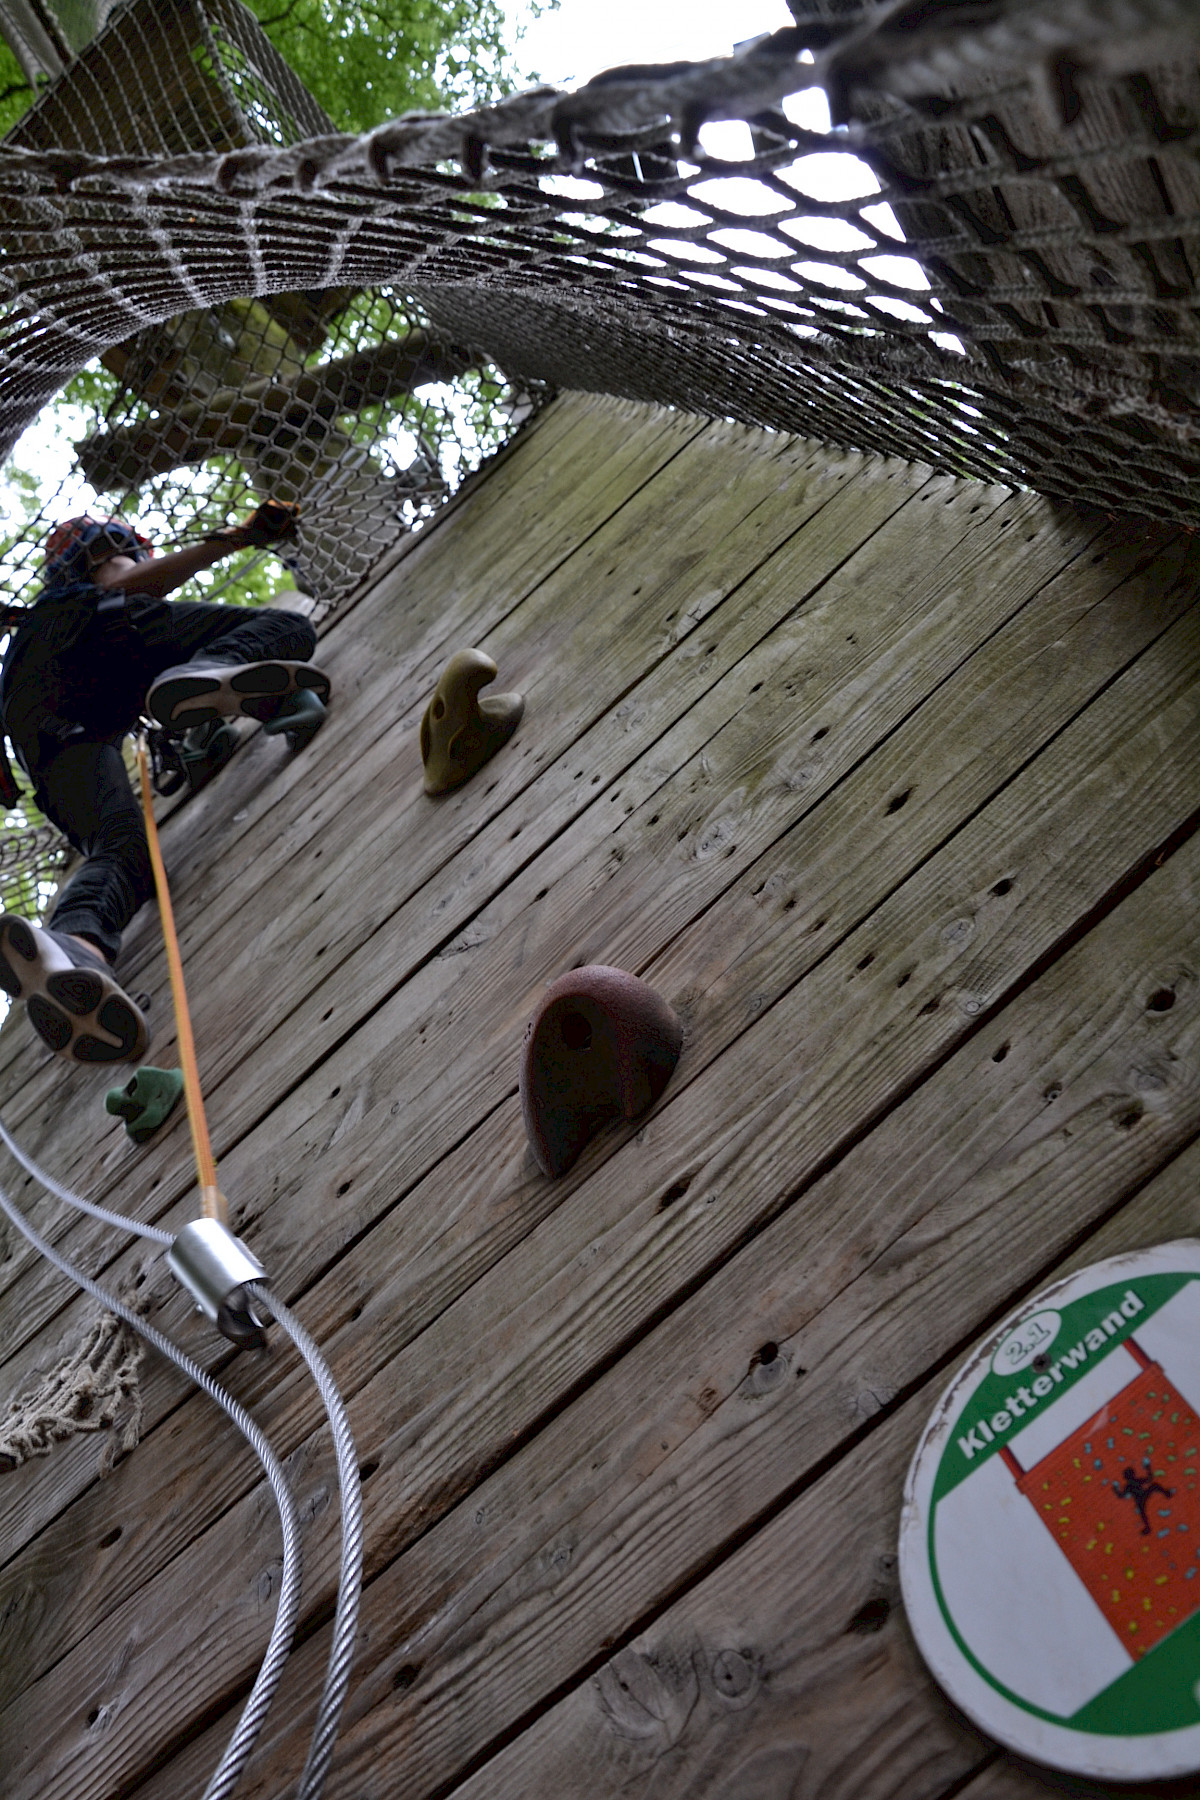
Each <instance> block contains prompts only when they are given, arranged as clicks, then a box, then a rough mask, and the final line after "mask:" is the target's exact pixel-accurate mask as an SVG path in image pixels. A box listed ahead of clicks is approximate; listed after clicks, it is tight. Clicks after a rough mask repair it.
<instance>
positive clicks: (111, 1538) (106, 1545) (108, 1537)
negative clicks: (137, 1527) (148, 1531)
mask: <svg viewBox="0 0 1200 1800" xmlns="http://www.w3.org/2000/svg"><path fill="white" fill-rule="evenodd" d="M123 1529H124V1527H123V1526H120V1525H114V1526H113V1529H112V1530H111V1531H106V1532H105V1534H104V1536H103V1537H102V1538H101V1539H100V1548H101V1549H102V1550H111V1549H112V1547H113V1545H114V1544H116V1543H119V1542H120V1539H121V1532H122V1530H123Z"/></svg>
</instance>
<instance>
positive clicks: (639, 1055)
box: [521, 963, 683, 1175]
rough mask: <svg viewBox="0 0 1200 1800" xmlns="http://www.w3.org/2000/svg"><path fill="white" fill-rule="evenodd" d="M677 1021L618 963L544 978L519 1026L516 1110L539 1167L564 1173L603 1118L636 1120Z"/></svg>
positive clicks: (674, 1039) (676, 1043) (678, 1029)
mask: <svg viewBox="0 0 1200 1800" xmlns="http://www.w3.org/2000/svg"><path fill="white" fill-rule="evenodd" d="M682 1044H683V1026H682V1025H681V1024H680V1022H679V1020H678V1019H677V1018H676V1016H675V1014H674V1013H673V1012H672V1011H671V1008H670V1007H669V1006H668V1005H667V1003H666V1001H665V1000H664V999H663V998H662V996H661V995H660V994H656V993H655V991H654V989H653V988H651V987H647V985H646V983H645V982H644V981H639V980H638V978H637V976H636V975H628V974H626V972H625V970H624V969H609V968H605V967H604V966H603V965H602V964H599V963H591V964H588V965H587V966H586V967H584V968H582V969H572V970H571V971H570V972H569V973H568V974H566V975H560V976H559V978H558V980H557V981H553V982H551V984H550V986H549V987H548V988H547V990H546V992H545V994H544V995H543V997H542V1001H541V1004H540V1005H539V1007H538V1009H537V1011H536V1012H535V1013H534V1015H533V1017H532V1019H530V1021H529V1024H528V1025H527V1026H526V1028H525V1045H524V1049H523V1052H522V1056H521V1109H522V1111H523V1113H524V1115H525V1130H526V1133H527V1135H528V1138H529V1144H530V1148H531V1149H532V1151H533V1154H534V1157H535V1159H536V1161H537V1164H538V1167H539V1168H540V1169H541V1170H542V1171H543V1173H544V1174H546V1175H563V1174H565V1173H566V1171H567V1170H568V1169H569V1168H570V1167H571V1164H572V1163H573V1162H574V1161H575V1159H576V1157H577V1156H578V1155H579V1153H580V1151H581V1150H582V1149H583V1147H584V1145H585V1144H586V1143H587V1142H588V1140H589V1139H590V1138H593V1137H594V1136H595V1135H596V1133H597V1132H598V1131H599V1130H600V1129H601V1127H602V1126H603V1125H606V1124H607V1123H608V1121H609V1120H610V1119H615V1118H619V1117H621V1116H622V1115H623V1116H624V1117H625V1118H627V1119H636V1118H637V1116H638V1114H639V1113H643V1112H645V1110H646V1108H647V1107H648V1106H652V1105H653V1103H654V1102H655V1101H656V1100H657V1099H658V1096H659V1095H660V1094H661V1093H662V1091H663V1089H664V1088H665V1087H666V1085H667V1082H668V1081H669V1080H670V1079H671V1073H672V1071H673V1069H674V1067H675V1064H676V1063H677V1062H678V1061H679V1051H680V1048H681V1046H682Z"/></svg>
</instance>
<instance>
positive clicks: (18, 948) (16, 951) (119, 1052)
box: [0, 913, 150, 1063]
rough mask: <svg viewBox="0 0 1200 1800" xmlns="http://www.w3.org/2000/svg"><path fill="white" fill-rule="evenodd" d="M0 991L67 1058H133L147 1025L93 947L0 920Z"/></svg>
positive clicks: (144, 1042) (146, 1036)
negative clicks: (17, 1003) (21, 1002)
mask: <svg viewBox="0 0 1200 1800" xmlns="http://www.w3.org/2000/svg"><path fill="white" fill-rule="evenodd" d="M0 988H3V989H4V991H5V993H6V994H8V995H10V996H11V998H12V999H14V1000H24V1002H25V1005H26V1007H27V1009H28V1012H29V1022H30V1024H31V1025H32V1026H33V1029H34V1030H35V1031H36V1032H37V1034H38V1036H39V1037H40V1038H41V1040H42V1042H43V1043H44V1044H46V1045H47V1046H48V1047H49V1048H50V1049H51V1050H54V1051H56V1052H57V1053H58V1055H59V1056H65V1057H68V1058H69V1059H70V1060H71V1061H72V1062H80V1063H110V1062H135V1061H136V1060H137V1058H138V1057H139V1056H144V1055H145V1053H146V1051H147V1050H148V1049H149V1047H150V1028H149V1026H148V1025H147V1024H146V1020H145V1018H144V1017H143V1015H142V1011H141V1009H140V1007H138V1006H136V1005H135V1004H134V1002H133V1001H132V1000H131V999H130V998H129V995H128V994H127V993H125V991H124V990H123V989H122V988H120V987H119V986H118V985H117V983H116V982H115V981H114V980H113V977H112V972H111V970H110V969H109V966H108V964H107V963H106V962H105V960H104V958H103V957H102V956H101V954H100V952H99V951H98V950H88V949H87V948H86V947H85V946H84V945H83V944H78V943H76V941H75V939H74V938H71V937H68V936H67V935H66V934H65V933H64V932H61V931H49V930H47V929H46V927H45V926H39V925H31V924H30V923H29V921H28V920H27V919H22V918H19V917H18V916H17V914H16V913H5V914H4V915H3V916H2V917H0Z"/></svg>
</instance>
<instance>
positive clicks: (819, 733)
mask: <svg viewBox="0 0 1200 1800" xmlns="http://www.w3.org/2000/svg"><path fill="white" fill-rule="evenodd" d="M828 736H829V727H828V725H818V726H817V729H816V730H815V731H814V732H813V734H812V736H811V737H810V738H809V740H808V741H809V743H810V744H819V743H820V741H821V739H822V738H823V737H828Z"/></svg>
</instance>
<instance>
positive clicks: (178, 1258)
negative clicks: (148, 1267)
mask: <svg viewBox="0 0 1200 1800" xmlns="http://www.w3.org/2000/svg"><path fill="white" fill-rule="evenodd" d="M167 1267H168V1268H169V1269H170V1271H171V1273H172V1275H174V1276H175V1278H176V1279H177V1280H178V1281H180V1282H181V1283H182V1284H183V1286H184V1287H185V1288H186V1289H187V1291H188V1293H189V1294H190V1295H191V1296H192V1299H193V1300H194V1301H195V1302H196V1305H197V1307H198V1308H199V1310H200V1311H201V1312H202V1313H203V1314H204V1316H205V1318H206V1319H208V1320H209V1321H210V1323H212V1324H213V1325H215V1326H216V1328H217V1330H218V1331H220V1332H221V1333H223V1335H224V1336H225V1337H227V1338H228V1339H229V1341H230V1343H231V1344H236V1345H237V1346H238V1348H239V1350H263V1349H265V1348H266V1342H267V1340H266V1337H265V1335H264V1327H265V1325H266V1323H267V1320H266V1318H264V1317H260V1316H259V1314H258V1312H256V1311H255V1308H254V1305H253V1303H252V1302H251V1299H250V1296H249V1295H248V1294H247V1293H246V1292H245V1287H246V1283H247V1282H250V1281H265V1280H266V1279H267V1272H266V1270H265V1269H264V1268H263V1266H262V1264H261V1263H260V1262H259V1260H258V1258H257V1257H256V1256H253V1255H251V1253H250V1251H249V1250H247V1248H246V1246H245V1244H243V1242H242V1240H241V1238H238V1237H234V1235H233V1233H232V1231H230V1229H229V1227H228V1225H222V1224H221V1222H220V1220H219V1219H193V1220H192V1222H191V1224H190V1225H185V1226H184V1228H183V1230H182V1231H181V1232H179V1233H178V1235H177V1236H176V1238H175V1240H174V1242H173V1243H172V1245H171V1248H170V1249H169V1250H168V1251H167Z"/></svg>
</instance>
